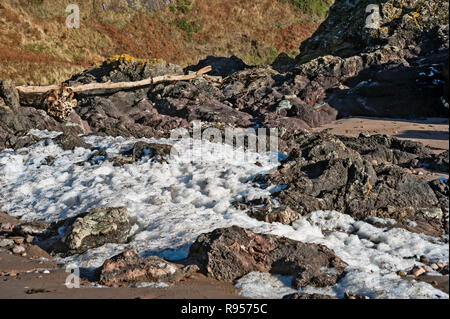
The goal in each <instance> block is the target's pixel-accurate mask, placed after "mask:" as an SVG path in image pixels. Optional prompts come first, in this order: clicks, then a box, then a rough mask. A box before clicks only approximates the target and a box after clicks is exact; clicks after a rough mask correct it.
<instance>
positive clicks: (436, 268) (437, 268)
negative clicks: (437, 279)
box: [430, 263, 439, 271]
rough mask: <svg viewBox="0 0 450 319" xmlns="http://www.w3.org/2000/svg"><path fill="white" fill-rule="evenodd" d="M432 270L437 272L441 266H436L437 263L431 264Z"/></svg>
mask: <svg viewBox="0 0 450 319" xmlns="http://www.w3.org/2000/svg"><path fill="white" fill-rule="evenodd" d="M430 267H431V269H433V270H434V271H437V270H439V266H438V265H436V264H435V263H433V264H431V266H430Z"/></svg>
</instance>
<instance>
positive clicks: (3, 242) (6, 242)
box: [0, 238, 14, 248]
mask: <svg viewBox="0 0 450 319" xmlns="http://www.w3.org/2000/svg"><path fill="white" fill-rule="evenodd" d="M13 245H14V240H12V239H8V238H3V239H0V248H6V247H11V246H13Z"/></svg>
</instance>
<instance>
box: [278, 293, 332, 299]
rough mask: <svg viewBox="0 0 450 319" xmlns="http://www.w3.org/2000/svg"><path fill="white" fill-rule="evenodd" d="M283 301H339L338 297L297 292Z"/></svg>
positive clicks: (284, 297)
mask: <svg viewBox="0 0 450 319" xmlns="http://www.w3.org/2000/svg"><path fill="white" fill-rule="evenodd" d="M283 299H337V298H336V297H333V296H329V295H322V294H307V293H303V292H297V293H294V294H289V295H286V296H283Z"/></svg>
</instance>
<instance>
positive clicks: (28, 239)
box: [25, 235, 34, 244]
mask: <svg viewBox="0 0 450 319" xmlns="http://www.w3.org/2000/svg"><path fill="white" fill-rule="evenodd" d="M25 240H26V242H27V243H29V244H31V243H32V242H33V240H34V237H33V236H30V235H28V236H27V238H26V239H25Z"/></svg>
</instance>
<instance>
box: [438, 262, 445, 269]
mask: <svg viewBox="0 0 450 319" xmlns="http://www.w3.org/2000/svg"><path fill="white" fill-rule="evenodd" d="M436 265H437V266H438V267H439V268H441V269H443V268H445V264H444V263H443V262H442V261H438V262H437V263H436Z"/></svg>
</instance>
